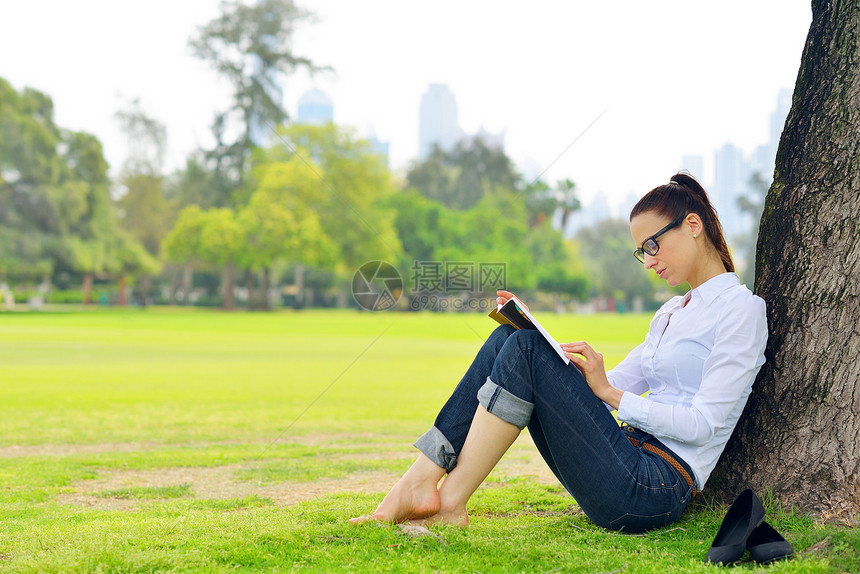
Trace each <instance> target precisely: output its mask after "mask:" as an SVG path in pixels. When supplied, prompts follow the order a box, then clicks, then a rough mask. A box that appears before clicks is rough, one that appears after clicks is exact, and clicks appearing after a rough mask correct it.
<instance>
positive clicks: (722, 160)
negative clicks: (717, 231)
mask: <svg viewBox="0 0 860 574" xmlns="http://www.w3.org/2000/svg"><path fill="white" fill-rule="evenodd" d="M749 178H750V171H749V166H748V164H747V162H746V161H744V154H743V151H742V150H741V149H740V148H738V147H735V145H733V144H731V143H727V144H725V145H724V146H723V147H721V148H720V149H718V150H717V151H716V153H715V154H714V185H713V187H712V190H713V191H712V200H713V202H714V207H716V208H717V212H718V213H719V215H720V222H721V223H722V224H723V229H724V231H725V233H726V235H727V236H728V237H730V238H731V237H732V236H734V235H737V234H738V233H743V232H744V231H745V230H746V229H748V228H749V222H748V221H747V219H749V218H748V217H747V216H745V214H743V213H742V212H741V210H740V208H739V206H738V199H739V198H740V197H741V196H744V195H746V194H747V187H748V185H749Z"/></svg>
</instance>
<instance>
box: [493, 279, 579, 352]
mask: <svg viewBox="0 0 860 574" xmlns="http://www.w3.org/2000/svg"><path fill="white" fill-rule="evenodd" d="M511 299H513V301H514V302H515V303H516V305H517V309H519V311H520V313H522V314H523V315H525V316H526V318H527V319H528V320H529V321H531V322H532V325H534V326H535V327H537V330H538V331H540V334H541V335H543V338H544V339H546V340H547V341H548V342H549V344H550V345H552V348H553V349H555V352H556V353H558V356H559V357H561V360H562V361H564V364H565V365H569V364H570V359H568V358H567V356H566V355H565V354H564V351H563V350H562V348H561V345H559V343H558V341H556V340H555V339H553V338H552V335H550V334H549V333H548V332H547V330H546V329H544V328H543V326H542V325H541V324H540V323H538V321H537V319H535V318H534V317H532V314H531V313H529V310H528V309H526V306H525V305H523V302H522V301H520V300H519V299H517V296H516V295H514V296H513V297H511ZM499 308H500V309H501V308H502V306H501V305H499Z"/></svg>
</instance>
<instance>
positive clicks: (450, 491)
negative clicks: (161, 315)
mask: <svg viewBox="0 0 860 574" xmlns="http://www.w3.org/2000/svg"><path fill="white" fill-rule="evenodd" d="M519 434H520V429H519V428H518V427H517V426H516V425H512V424H511V423H508V422H505V421H503V420H502V419H500V418H499V417H497V416H496V415H493V414H490V413H488V412H487V410H486V409H485V408H484V407H483V406H481V405H478V409H477V410H476V411H475V418H474V419H472V426H470V427H469V434H468V435H467V436H466V442H465V443H464V444H463V450H461V451H460V454H459V455H458V456H457V466H456V467H454V470H452V471H451V472H450V473H448V476H447V477H446V478H445V480H444V481H443V482H442V486H440V487H439V498H440V503H441V504H440V507H439V512H438V513H437V514H434V515H433V516H430V517H429V518H427V519H426V520H424V522H446V523H450V524H457V525H460V526H466V525H467V524H469V515H468V514H467V512H466V503H467V502H468V501H469V498H471V497H472V494H474V492H475V490H477V489H478V487H479V486H481V483H482V482H484V479H485V478H487V475H489V474H490V471H492V470H493V468H495V466H496V464H497V463H498V462H499V460H501V458H502V456H503V455H504V454H505V453H506V452H507V451H508V449H509V448H510V447H511V445H512V444H513V443H514V441H515V440H516V439H517V437H518V436H519Z"/></svg>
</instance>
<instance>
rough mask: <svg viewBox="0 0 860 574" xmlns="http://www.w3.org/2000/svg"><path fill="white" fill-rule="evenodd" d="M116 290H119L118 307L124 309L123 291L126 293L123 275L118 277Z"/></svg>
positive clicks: (124, 297) (124, 298)
mask: <svg viewBox="0 0 860 574" xmlns="http://www.w3.org/2000/svg"><path fill="white" fill-rule="evenodd" d="M118 288H119V301H118V303H119V306H120V307H125V303H126V296H125V291H126V280H125V275H120V276H119V287H118Z"/></svg>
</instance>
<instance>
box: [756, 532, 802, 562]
mask: <svg viewBox="0 0 860 574" xmlns="http://www.w3.org/2000/svg"><path fill="white" fill-rule="evenodd" d="M747 548H748V549H749V551H750V556H752V559H753V560H755V561H756V562H758V563H759V564H767V563H768V562H773V561H774V560H781V559H782V558H788V557H789V556H791V553H792V552H794V549H793V548H792V547H791V544H789V543H788V542H787V541H786V540H785V538H783V537H782V534H780V533H779V532H777V531H776V530H774V528H773V526H771V525H770V524H768V523H767V522H762V523H761V526H759V527H758V528H756V529H755V530H753V531H752V534H750V537H749V539H748V540H747Z"/></svg>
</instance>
